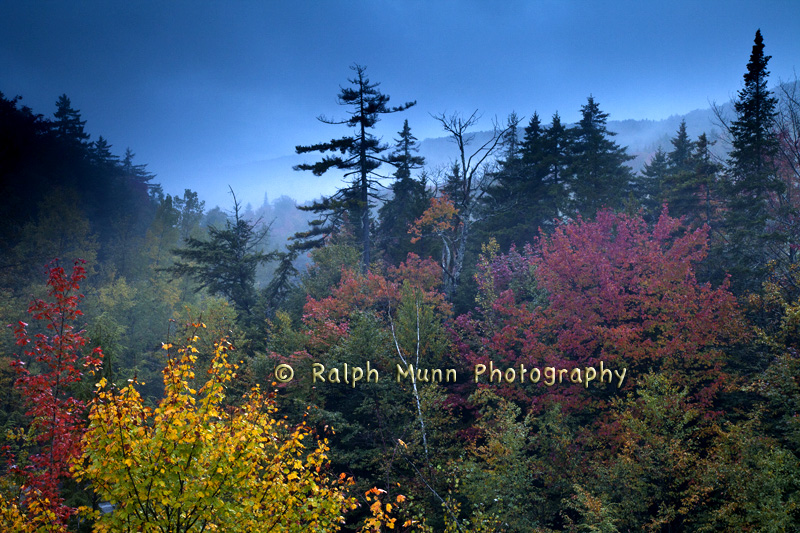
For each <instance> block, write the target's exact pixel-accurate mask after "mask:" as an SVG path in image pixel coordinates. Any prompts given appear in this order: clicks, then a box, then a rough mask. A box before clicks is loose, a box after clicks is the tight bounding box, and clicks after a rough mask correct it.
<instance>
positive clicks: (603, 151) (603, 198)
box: [567, 96, 633, 218]
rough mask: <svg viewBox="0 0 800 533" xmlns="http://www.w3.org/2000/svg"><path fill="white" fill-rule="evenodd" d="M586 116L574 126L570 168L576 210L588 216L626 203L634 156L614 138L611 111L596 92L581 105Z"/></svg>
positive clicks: (573, 201) (569, 174) (573, 205)
mask: <svg viewBox="0 0 800 533" xmlns="http://www.w3.org/2000/svg"><path fill="white" fill-rule="evenodd" d="M581 115H582V118H581V120H580V122H579V123H578V124H577V126H575V127H574V128H572V129H571V131H570V133H571V134H572V149H571V151H570V160H571V164H570V165H569V168H568V170H567V173H568V179H569V185H570V192H571V193H572V198H571V203H572V212H573V213H575V214H580V215H582V216H583V217H584V218H586V217H593V216H594V215H595V213H597V211H598V210H599V209H601V208H603V207H610V208H617V207H619V206H621V205H622V201H623V200H624V199H625V197H626V192H627V191H628V188H629V186H630V182H631V180H632V175H631V169H630V167H628V166H626V165H625V163H626V162H628V161H630V160H631V159H633V157H632V156H629V155H628V154H627V152H626V149H625V148H621V147H620V146H618V145H617V143H615V142H614V141H612V140H611V139H610V137H611V136H612V135H615V133H613V132H610V131H608V129H607V128H606V122H607V120H608V113H603V112H602V111H600V107H599V105H598V104H597V102H595V100H594V98H593V97H592V96H589V98H588V101H587V103H586V105H584V106H583V107H581Z"/></svg>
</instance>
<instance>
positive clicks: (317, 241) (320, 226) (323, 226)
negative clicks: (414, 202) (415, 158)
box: [294, 64, 416, 272]
mask: <svg viewBox="0 0 800 533" xmlns="http://www.w3.org/2000/svg"><path fill="white" fill-rule="evenodd" d="M350 68H351V69H352V70H353V71H354V72H355V76H354V77H353V78H350V79H348V81H349V82H350V83H351V84H352V85H353V87H343V88H342V89H341V91H340V92H339V96H338V103H339V105H342V106H345V107H347V108H349V111H348V114H349V115H350V117H349V118H346V119H343V120H331V119H328V118H326V117H324V116H320V117H318V118H319V120H320V121H321V122H324V123H326V124H334V125H345V126H348V127H350V128H352V129H353V134H352V135H349V136H346V137H341V138H339V139H332V140H331V141H328V142H323V143H319V144H314V145H309V146H297V147H296V152H297V153H298V154H305V153H309V152H320V153H323V154H325V153H327V152H331V153H332V154H334V155H326V156H325V157H323V158H322V160H321V161H318V162H316V163H313V164H307V163H303V164H300V165H296V166H295V167H294V169H295V170H310V171H311V172H313V173H314V175H315V176H321V175H323V174H324V173H325V172H327V171H328V170H330V169H332V168H336V169H339V170H343V171H345V177H346V178H347V179H349V180H350V185H349V186H347V187H344V188H342V189H339V190H338V191H337V192H336V193H335V194H333V195H331V196H327V197H323V198H322V199H321V200H319V201H316V202H314V203H313V204H311V205H310V206H304V207H300V209H302V210H304V211H311V212H313V213H316V214H318V215H320V218H318V219H316V220H314V221H312V222H311V223H310V224H311V229H310V230H308V231H306V232H301V233H297V234H295V236H294V238H295V239H302V241H298V242H296V243H295V245H294V247H295V249H310V248H315V247H319V246H322V245H323V244H324V242H325V238H326V237H328V236H330V235H331V234H332V233H333V231H334V230H335V228H336V226H337V225H338V224H339V223H341V221H342V219H343V217H344V215H345V214H349V216H350V218H351V219H352V222H354V223H356V224H357V225H358V231H359V233H360V235H359V240H360V241H361V248H362V253H363V256H362V263H361V264H362V270H363V271H364V272H366V271H367V270H368V268H369V264H370V257H371V256H370V240H371V239H370V225H371V220H370V205H371V202H372V201H373V200H376V199H378V196H377V195H376V191H375V187H376V185H377V183H378V182H377V178H379V177H380V176H379V175H378V174H376V171H377V170H378V168H379V167H380V166H381V164H383V163H385V162H388V161H387V160H386V159H385V158H383V157H381V154H382V152H384V151H385V150H386V149H387V148H388V146H387V145H385V144H381V142H380V140H379V139H378V138H377V137H375V135H374V134H373V133H372V130H373V129H374V128H375V124H377V122H378V120H380V116H381V115H384V114H388V113H397V112H399V111H404V110H406V109H408V108H409V107H411V106H413V105H415V104H416V102H406V103H405V104H403V105H400V106H396V107H390V106H389V105H388V104H389V96H387V95H385V94H383V93H382V92H380V90H379V89H378V85H379V84H378V83H371V82H370V81H369V78H367V75H366V68H365V67H363V66H361V65H357V64H356V65H353V66H352V67H350Z"/></svg>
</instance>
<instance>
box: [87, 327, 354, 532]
mask: <svg viewBox="0 0 800 533" xmlns="http://www.w3.org/2000/svg"><path fill="white" fill-rule="evenodd" d="M193 328H195V329H193V331H192V332H191V333H190V334H189V337H188V339H187V342H186V343H185V345H184V346H182V347H180V348H178V349H177V352H176V351H175V350H174V349H173V347H172V345H170V344H165V345H164V349H165V350H167V354H168V363H167V366H166V368H165V369H164V388H165V396H164V398H163V400H161V402H159V404H158V406H157V407H156V408H155V409H151V408H149V407H147V406H146V405H145V404H144V402H143V400H142V398H141V396H140V395H139V393H138V392H137V391H136V385H137V383H136V382H135V381H134V382H133V383H131V384H130V385H128V386H126V387H125V388H123V389H122V390H114V388H113V387H109V386H108V385H107V384H106V383H105V380H102V381H101V382H100V383H99V384H98V391H97V396H96V398H95V400H94V402H93V404H92V411H91V413H90V415H89V429H88V431H87V432H86V435H85V437H84V439H83V444H84V453H83V456H82V459H81V461H80V462H79V463H77V464H76V466H75V467H74V472H75V475H76V476H77V477H78V478H79V479H82V480H86V481H90V482H91V483H92V485H93V487H94V488H95V490H96V491H97V493H98V494H99V495H100V496H101V497H102V498H103V499H105V500H107V501H109V502H110V503H112V504H113V505H114V506H115V509H114V512H113V513H109V514H104V515H101V516H99V517H97V518H98V520H97V523H96V525H95V529H96V530H98V531H142V530H144V531H172V532H175V533H179V532H180V533H183V532H186V533H188V532H200V531H205V530H217V529H219V530H222V531H274V530H276V529H278V530H280V531H297V532H300V531H333V530H336V529H338V527H339V524H340V522H341V521H342V520H343V518H342V514H343V513H344V512H345V511H347V510H350V509H353V508H355V506H356V505H355V500H354V499H352V498H349V497H348V496H347V495H346V494H345V490H344V489H345V487H346V486H347V485H348V484H349V483H350V481H349V480H348V479H346V478H345V476H344V475H342V476H340V477H339V478H338V479H337V478H332V477H331V476H330V475H329V474H328V473H327V471H326V468H327V458H326V451H327V449H328V448H327V445H326V442H325V441H319V440H315V439H313V438H311V439H309V437H310V434H309V428H308V427H307V426H306V425H305V424H304V423H301V424H299V425H297V426H290V425H289V424H288V423H287V422H286V421H285V420H276V407H275V401H274V400H273V399H272V397H273V396H274V395H273V394H266V393H264V392H263V391H261V390H260V389H259V388H258V387H255V388H253V389H252V390H251V391H250V393H249V394H247V396H246V397H245V399H244V402H243V404H242V405H240V406H237V407H226V406H225V405H224V403H223V402H224V400H225V396H226V394H225V388H226V386H227V385H228V384H229V383H230V381H231V380H232V379H233V377H234V372H235V370H236V368H237V367H236V365H233V364H231V363H230V362H228V352H230V351H231V350H232V349H233V348H232V346H231V345H230V343H229V342H227V340H226V339H224V338H223V339H221V340H219V341H218V342H217V343H215V351H214V357H213V360H212V363H211V367H210V369H209V378H208V380H207V381H206V383H205V385H203V386H202V387H201V388H200V389H199V391H197V390H195V389H193V388H191V386H190V383H191V381H192V379H193V378H194V366H195V362H196V360H197V356H196V355H195V353H197V352H198V350H197V348H195V343H196V342H198V340H199V338H198V335H197V334H196V333H197V332H198V331H199V330H202V329H203V324H200V323H198V324H193ZM304 440H311V441H312V442H311V444H310V446H309V448H308V449H306V446H305V445H304V444H303V441H304Z"/></svg>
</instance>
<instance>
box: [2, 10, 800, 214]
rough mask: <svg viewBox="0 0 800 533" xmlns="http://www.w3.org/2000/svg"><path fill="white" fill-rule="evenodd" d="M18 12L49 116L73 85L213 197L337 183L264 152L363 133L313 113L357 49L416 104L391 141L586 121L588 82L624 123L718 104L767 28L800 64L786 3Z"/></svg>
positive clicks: (775, 51)
mask: <svg viewBox="0 0 800 533" xmlns="http://www.w3.org/2000/svg"><path fill="white" fill-rule="evenodd" d="M3 12H4V16H3V17H0V91H2V92H3V93H4V94H5V95H6V96H7V97H11V96H15V95H21V96H23V103H24V104H26V105H28V106H30V107H32V108H33V109H34V110H35V111H36V112H39V113H43V114H46V115H50V114H52V112H53V111H54V106H55V101H56V99H57V97H58V96H59V95H60V94H62V93H66V94H67V95H68V96H69V97H70V98H71V100H72V103H73V106H74V107H76V108H78V109H80V111H81V113H82V116H83V118H84V119H86V120H87V130H88V131H89V132H90V133H91V134H92V135H93V139H94V138H96V137H97V136H98V135H103V136H104V137H106V138H107V139H108V140H109V142H110V143H111V144H112V145H113V150H114V151H115V152H117V153H120V154H121V153H122V152H124V150H125V148H126V147H130V148H131V149H132V150H133V151H134V152H136V154H137V160H138V162H139V163H146V164H147V165H148V168H149V169H150V170H151V171H152V172H154V173H156V174H157V176H158V177H157V179H156V181H159V182H161V183H162V184H163V185H164V188H165V190H166V191H167V192H173V193H180V192H182V190H183V189H184V188H186V187H189V188H193V189H195V190H198V191H200V192H201V196H203V197H204V198H205V199H206V200H208V202H209V204H210V205H214V204H217V203H219V204H225V203H226V202H227V196H226V191H227V186H228V184H230V185H232V186H233V187H234V189H237V184H238V183H240V182H241V183H244V182H245V181H247V182H248V183H250V185H249V187H250V189H248V191H247V194H246V196H247V199H248V200H250V201H253V202H254V203H260V200H261V198H262V197H263V192H259V191H254V190H253V186H252V182H253V175H252V173H253V172H262V173H263V174H264V175H263V191H264V192H267V193H268V194H269V196H270V198H275V197H277V196H279V195H281V194H289V195H291V196H293V197H295V198H298V199H300V200H308V199H310V198H312V197H315V196H317V195H318V194H319V193H321V192H326V193H329V192H331V191H332V190H333V188H335V187H336V185H337V182H336V179H335V178H327V179H326V178H314V177H313V176H299V175H298V173H295V172H293V171H292V170H291V158H286V159H285V160H279V161H277V162H273V163H272V164H271V165H269V169H270V170H269V172H265V171H264V168H265V167H264V166H263V165H262V164H261V163H262V162H263V161H264V160H270V159H274V158H279V157H282V156H289V155H291V154H292V153H293V152H294V146H295V145H298V144H310V143H315V142H320V141H324V140H328V139H330V138H333V137H339V136H342V135H345V134H347V133H348V132H347V131H346V129H343V128H342V127H334V126H330V125H325V124H321V123H319V122H318V121H317V120H316V117H317V116H318V115H322V114H324V115H326V116H329V117H337V116H341V115H342V114H343V111H344V110H343V109H340V108H339V107H338V106H337V105H336V94H337V92H338V91H339V86H340V85H345V84H346V83H347V81H346V80H347V77H348V76H349V75H350V73H351V71H350V70H349V68H348V67H349V66H350V65H352V64H353V63H356V62H357V63H360V64H362V65H365V66H367V73H368V75H369V77H370V79H371V80H372V81H374V82H380V83H381V89H382V90H383V91H384V92H385V93H386V94H389V95H390V96H391V97H392V103H395V104H400V103H402V102H405V101H408V100H417V102H418V104H417V106H416V107H415V108H412V109H411V110H409V111H407V112H405V113H402V114H398V115H396V116H391V117H387V118H386V119H385V120H383V121H382V122H381V123H379V127H378V133H379V134H380V135H382V136H383V138H384V140H390V139H391V138H392V137H393V136H395V134H396V132H397V131H398V130H399V129H400V127H401V125H402V120H403V119H404V118H407V119H408V120H409V123H410V124H411V128H412V131H413V132H414V133H415V135H416V136H417V137H418V138H420V139H422V138H425V137H434V136H440V135H442V134H441V132H440V130H439V128H438V126H437V123H436V122H435V121H434V120H433V119H432V118H431V116H430V114H431V113H433V114H436V113H441V112H454V111H459V112H466V113H471V112H472V111H473V110H475V109H479V110H480V111H481V112H482V114H483V117H484V119H483V122H482V124H481V126H483V127H484V128H486V129H488V128H489V127H490V125H491V118H492V117H495V116H497V117H499V118H500V119H503V118H504V117H505V116H506V115H507V114H508V113H509V112H511V111H516V112H517V113H518V114H520V115H524V116H530V115H531V114H532V113H533V111H538V112H539V114H540V116H542V117H543V118H544V119H545V120H546V121H547V120H549V117H550V116H551V115H552V114H553V113H554V112H556V111H558V112H559V113H560V114H561V116H562V119H564V120H565V121H567V122H571V121H574V120H576V119H577V118H578V113H579V109H580V106H581V105H583V104H584V103H585V101H586V97H587V96H588V95H589V94H592V95H593V96H594V97H595V99H596V100H597V101H598V102H599V103H600V106H601V109H602V110H603V111H605V112H607V113H609V114H610V118H611V119H613V120H622V119H627V118H635V119H640V118H648V119H661V118H666V117H668V116H670V115H672V114H682V113H686V112H688V111H691V110H693V109H697V108H704V107H707V106H708V105H709V102H711V101H717V102H724V101H727V100H728V99H730V98H732V97H734V96H735V94H736V91H737V90H738V89H739V88H741V83H742V82H741V80H742V75H743V73H744V70H745V65H746V63H747V60H748V57H749V54H750V50H751V47H752V43H753V37H754V34H755V31H756V29H758V28H760V29H761V31H762V33H763V35H764V40H765V44H766V52H767V53H768V54H770V55H772V56H773V57H772V60H771V61H770V64H769V68H770V71H771V81H772V82H773V83H777V82H778V81H779V80H789V79H793V78H794V75H795V70H796V69H798V68H800V6H798V4H797V3H796V2H794V1H789V0H787V1H783V2H780V1H772V2H771V1H764V0H762V1H747V2H744V1H738V2H737V1H703V2H698V1H696V0H695V1H691V2H686V1H677V2H663V1H661V2H648V1H641V0H640V1H637V2H598V1H546V0H543V1H529V2H522V1H514V0H510V1H509V0H506V1H503V2H499V1H498V2H490V1H488V0H487V1H469V0H463V1H435V0H431V1H413V0H409V1H403V2H400V1H394V2H390V1H378V0H375V1H358V0H350V1H346V2H345V1H324V0H320V1H296V2H270V1H267V2H264V1H261V2H238V1H228V2H221V1H220V2H206V1H172V0H171V1H169V2H162V1H158V2H115V1H108V0H106V1H102V2H99V1H97V2H94V1H86V2H53V1H51V2H37V1H33V2H29V1H22V0H19V1H18V0H4V1H3ZM282 161H285V170H283V166H282V165H283V163H282ZM254 169H255V170H254ZM247 173H249V174H248V175H247V176H246V174H247ZM248 180H249V181H248ZM259 186H260V185H259Z"/></svg>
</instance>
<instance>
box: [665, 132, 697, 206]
mask: <svg viewBox="0 0 800 533" xmlns="http://www.w3.org/2000/svg"><path fill="white" fill-rule="evenodd" d="M670 142H671V143H672V147H673V149H672V151H671V152H670V153H669V154H668V156H667V160H668V163H669V167H668V172H667V175H666V177H665V179H664V182H663V186H662V188H661V198H660V200H661V202H660V203H662V204H664V203H665V204H667V205H668V206H669V213H670V215H672V216H673V217H676V218H680V217H687V218H695V216H696V215H697V211H698V197H697V194H698V192H699V191H698V187H697V183H696V179H695V177H696V176H695V161H694V149H695V143H693V142H692V141H691V140H689V135H688V134H687V133H686V121H685V120H682V121H681V125H680V126H679V127H678V132H677V134H676V135H675V137H673V138H672V139H671V140H670Z"/></svg>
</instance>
